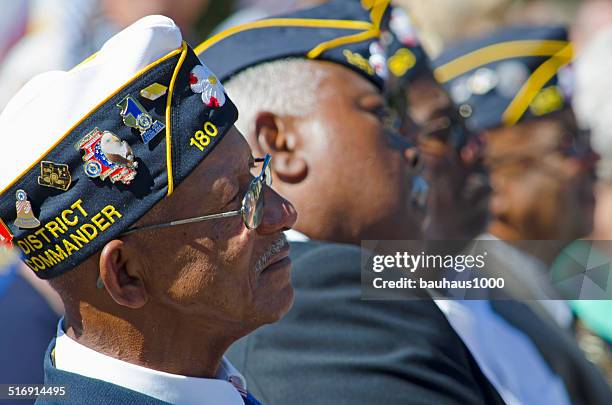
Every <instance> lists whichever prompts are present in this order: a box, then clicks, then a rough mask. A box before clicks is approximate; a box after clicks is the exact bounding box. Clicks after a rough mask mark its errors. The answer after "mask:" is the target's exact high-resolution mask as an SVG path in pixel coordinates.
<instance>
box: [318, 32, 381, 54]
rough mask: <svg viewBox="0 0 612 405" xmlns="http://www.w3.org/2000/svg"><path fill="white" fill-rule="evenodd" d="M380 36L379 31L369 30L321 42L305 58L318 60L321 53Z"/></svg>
mask: <svg viewBox="0 0 612 405" xmlns="http://www.w3.org/2000/svg"><path fill="white" fill-rule="evenodd" d="M379 35H380V30H379V29H377V28H376V29H371V30H369V31H364V32H359V33H357V34H352V35H347V36H346V37H340V38H334V39H332V40H330V41H326V42H322V43H320V44H319V45H317V46H315V47H314V48H312V49H311V50H310V51H309V52H308V53H307V54H306V56H307V57H308V58H309V59H316V58H318V57H319V56H320V55H321V54H322V53H323V52H325V51H327V50H329V49H334V48H337V47H339V46H342V45H348V44H353V43H355V42H361V41H365V40H368V39H370V38H376V37H378V36H379Z"/></svg>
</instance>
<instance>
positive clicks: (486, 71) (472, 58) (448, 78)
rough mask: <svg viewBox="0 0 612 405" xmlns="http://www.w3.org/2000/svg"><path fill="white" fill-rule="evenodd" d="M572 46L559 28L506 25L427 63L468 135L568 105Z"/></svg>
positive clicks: (567, 106) (463, 43) (569, 105)
mask: <svg viewBox="0 0 612 405" xmlns="http://www.w3.org/2000/svg"><path fill="white" fill-rule="evenodd" d="M571 60H572V46H571V44H570V43H569V42H568V34H567V30H566V29H565V28H564V27H559V26H550V27H511V28H505V29H502V30H499V31H496V32H494V33H492V34H491V35H489V36H487V37H485V38H479V39H473V40H468V41H465V42H461V43H458V44H455V45H454V46H452V47H450V48H449V49H447V50H446V51H445V52H443V53H442V55H440V56H439V57H438V58H437V59H436V60H434V61H433V65H434V75H435V77H436V79H437V80H438V81H439V82H440V83H442V84H443V85H444V87H445V88H446V89H447V90H448V92H449V94H450V95H451V98H452V99H453V101H454V103H455V104H456V105H457V106H458V108H459V111H460V113H461V115H462V116H463V117H465V118H466V122H467V126H468V127H469V128H470V129H471V130H473V131H480V130H484V129H490V128H495V127H499V126H512V125H514V124H516V123H517V122H518V121H519V120H521V119H525V118H529V117H539V116H543V115H546V114H549V113H552V112H555V111H558V110H562V109H564V108H570V107H571V102H570V98H571V93H572V77H571V73H570V71H569V67H568V65H569V64H570V63H571Z"/></svg>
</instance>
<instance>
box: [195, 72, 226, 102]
mask: <svg viewBox="0 0 612 405" xmlns="http://www.w3.org/2000/svg"><path fill="white" fill-rule="evenodd" d="M189 85H190V86H191V91H193V92H194V93H197V94H202V102H204V104H206V106H207V107H210V108H219V107H223V105H224V104H225V89H224V88H223V85H222V84H221V82H220V81H219V79H218V78H217V76H215V74H214V73H213V72H212V71H211V70H210V69H208V68H207V67H206V66H203V65H197V66H196V67H194V68H193V69H192V70H191V73H190V74H189Z"/></svg>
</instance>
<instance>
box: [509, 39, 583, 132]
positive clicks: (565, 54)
mask: <svg viewBox="0 0 612 405" xmlns="http://www.w3.org/2000/svg"><path fill="white" fill-rule="evenodd" d="M572 57H573V51H572V45H571V44H568V43H567V42H566V43H565V47H564V48H562V49H561V50H560V51H559V52H557V53H556V54H554V55H553V56H552V58H550V59H548V60H547V61H546V62H544V63H542V65H540V67H538V68H537V69H536V70H535V71H534V72H533V73H532V74H531V76H530V77H529V79H527V81H526V82H525V83H524V84H523V87H521V89H520V90H519V92H518V93H517V95H516V96H515V97H514V99H513V100H512V102H511V103H510V105H509V106H508V108H506V111H504V114H503V115H502V122H503V123H504V125H505V126H512V125H514V124H516V123H517V122H518V120H520V119H521V117H522V116H523V114H525V111H527V108H529V105H530V104H531V102H532V101H533V99H534V98H535V97H536V96H537V95H538V93H539V92H540V90H541V89H542V87H544V85H545V84H546V83H548V81H549V80H550V79H552V78H553V76H555V75H556V74H557V72H558V71H559V69H560V68H562V67H563V66H565V65H567V64H568V63H570V62H571V61H572Z"/></svg>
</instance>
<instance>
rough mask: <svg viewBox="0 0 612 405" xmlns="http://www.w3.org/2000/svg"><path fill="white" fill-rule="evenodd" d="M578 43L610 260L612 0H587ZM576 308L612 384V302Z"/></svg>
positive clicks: (579, 101) (601, 238)
mask: <svg viewBox="0 0 612 405" xmlns="http://www.w3.org/2000/svg"><path fill="white" fill-rule="evenodd" d="M572 36H573V41H574V44H575V47H576V55H577V60H576V63H575V67H576V95H575V98H574V108H575V110H576V114H577V116H578V119H579V122H580V124H581V126H582V127H583V128H586V129H590V130H591V139H592V143H593V149H594V150H595V151H596V152H597V154H598V155H599V156H600V160H599V161H598V162H597V178H598V182H597V187H596V193H595V195H596V205H595V217H594V229H593V233H592V236H591V238H592V239H593V245H594V248H596V249H597V251H598V252H599V253H601V254H602V256H604V257H607V258H608V261H609V260H611V259H610V258H612V247H611V246H610V242H609V241H610V240H612V220H611V218H612V216H611V215H610V212H612V131H611V128H612V123H611V122H610V117H611V116H610V108H611V107H612V105H611V104H610V100H609V94H610V89H611V86H612V80H610V68H611V67H612V59H611V58H610V52H609V50H610V47H611V44H612V2H610V1H604V0H589V1H584V2H583V6H582V8H581V10H580V13H579V14H578V16H577V18H576V21H575V23H574V26H573V31H572ZM571 305H572V308H573V309H574V311H575V313H576V314H577V315H578V317H579V318H580V320H581V324H580V325H579V327H580V326H584V328H583V329H582V335H581V337H582V339H581V340H580V343H581V346H582V347H583V348H584V350H585V351H586V352H587V354H588V355H589V356H590V357H589V358H590V359H592V360H593V361H594V362H596V363H597V364H599V365H600V366H601V367H602V368H603V369H604V370H606V371H607V374H608V380H609V381H610V382H611V383H612V360H611V358H612V355H611V350H612V320H611V318H610V313H611V311H612V301H589V300H579V301H573V302H572V304H571Z"/></svg>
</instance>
